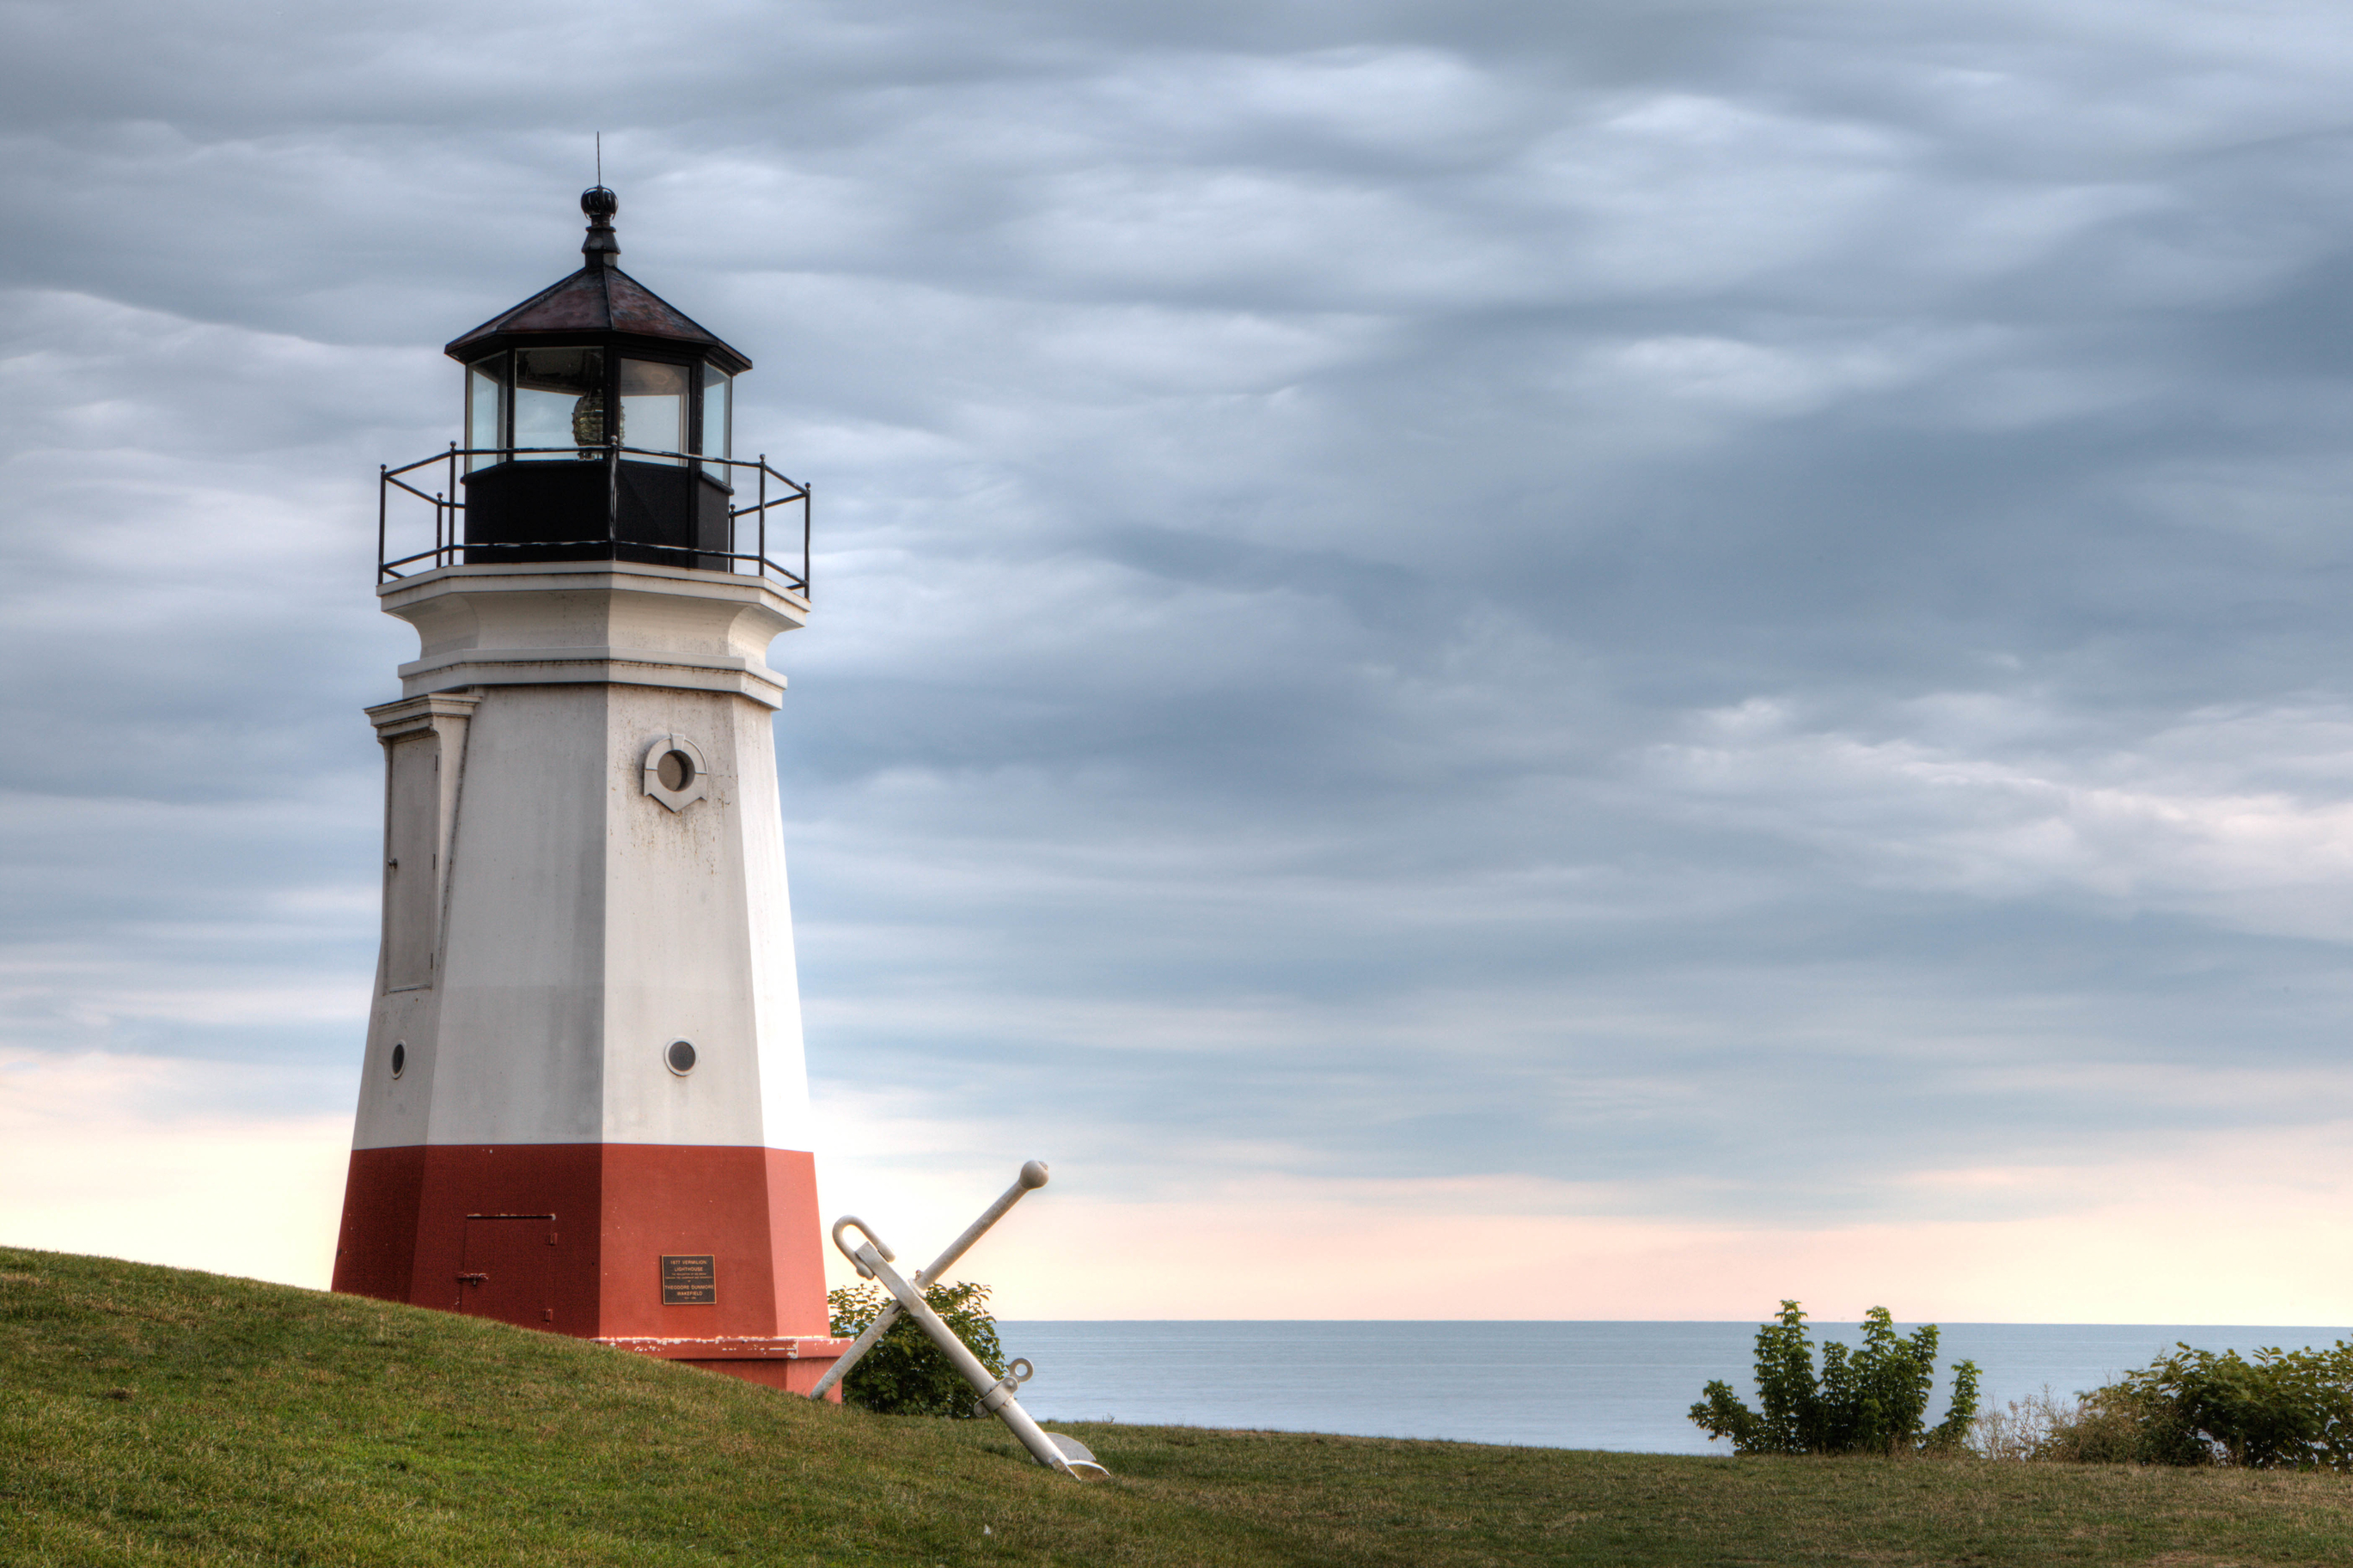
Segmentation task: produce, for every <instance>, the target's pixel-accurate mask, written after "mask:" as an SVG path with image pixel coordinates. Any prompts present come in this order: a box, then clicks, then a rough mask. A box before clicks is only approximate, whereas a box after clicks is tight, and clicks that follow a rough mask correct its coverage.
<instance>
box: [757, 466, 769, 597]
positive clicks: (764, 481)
mask: <svg viewBox="0 0 2353 1568" xmlns="http://www.w3.org/2000/svg"><path fill="white" fill-rule="evenodd" d="M758 516H759V519H760V581H761V582H763V583H765V582H766V581H767V580H768V454H767V453H765V452H763V453H761V454H760V510H759V513H758Z"/></svg>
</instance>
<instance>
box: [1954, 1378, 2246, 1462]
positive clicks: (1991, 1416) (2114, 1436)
mask: <svg viewBox="0 0 2353 1568" xmlns="http://www.w3.org/2000/svg"><path fill="white" fill-rule="evenodd" d="M2186 1441H2193V1440H2190V1439H2189V1435H2188V1434H2187V1433H2186V1431H2185V1430H2184V1428H2182V1426H2180V1424H2179V1421H2178V1420H2174V1419H2172V1418H2170V1417H2169V1416H2168V1413H2167V1412H2165V1411H2163V1410H2158V1409H2153V1408H2151V1407H2150V1405H2149V1404H2148V1402H2147V1400H2146V1399H2145V1398H2143V1397H2141V1396H2139V1395H2137V1394H2134V1393H2133V1392H2132V1391H2131V1390H2129V1389H2126V1388H2124V1387H2121V1386H2110V1387H2107V1388H2097V1389H2094V1390H2093V1391H2092V1392H2091V1393H2089V1394H2076V1395H2075V1396H2074V1397H2073V1399H2071V1400H2065V1401H2062V1400H2061V1399H2059V1398H2058V1397H2057V1396H2056V1395H2055V1394H2052V1392H2051V1390H2050V1389H2049V1388H2048V1387H2045V1388H2044V1389H2043V1390H2042V1393H2041V1394H2029V1395H2028V1396H2027V1397H2026V1398H2024V1399H2022V1400H2019V1399H2013V1400H2010V1402H2009V1404H2008V1405H2007V1406H2006V1407H2005V1408H2004V1409H2001V1410H1989V1411H1986V1412H1985V1413H1984V1414H1982V1415H1979V1416H1978V1418H1977V1420H1976V1421H1975V1422H1973V1423H1971V1426H1970V1437H1969V1446H1970V1447H1972V1448H1974V1449H1976V1450H1977V1452H1978V1453H1979V1454H1981V1455H1983V1456H1984V1457H1985V1458H1989V1459H2063V1460H2075V1461H2081V1462H2084V1463H2086V1464H2103V1465H2157V1464H2199V1463H2202V1462H2204V1461H2203V1458H2202V1456H2203V1454H2204V1452H2205V1450H2204V1447H2203V1446H2202V1445H2194V1442H2193V1446H2191V1447H2185V1442H2186Z"/></svg>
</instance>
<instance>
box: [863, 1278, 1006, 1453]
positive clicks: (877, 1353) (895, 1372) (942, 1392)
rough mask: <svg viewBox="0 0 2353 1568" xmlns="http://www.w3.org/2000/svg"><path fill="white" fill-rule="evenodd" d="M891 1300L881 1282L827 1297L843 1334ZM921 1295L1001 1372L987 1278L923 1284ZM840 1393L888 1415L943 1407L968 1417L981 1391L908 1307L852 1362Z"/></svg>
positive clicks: (936, 1410) (994, 1370)
mask: <svg viewBox="0 0 2353 1568" xmlns="http://www.w3.org/2000/svg"><path fill="white" fill-rule="evenodd" d="M825 1300H826V1305H827V1307H828V1309H830V1313H831V1317H832V1320H833V1324H832V1326H833V1331H834V1332H835V1333H836V1334H837V1335H839V1336H841V1337H842V1338H845V1339H847V1338H851V1337H854V1336H856V1335H859V1334H862V1333H864V1332H865V1331H866V1330H867V1326H868V1325H869V1324H871V1323H872V1322H873V1321H874V1320H875V1319H876V1318H877V1317H880V1316H881V1312H882V1309H883V1307H884V1306H885V1305H886V1304H887V1303H888V1302H889V1301H890V1300H891V1298H890V1296H889V1295H888V1294H886V1293H885V1292H884V1291H883V1289H882V1288H881V1286H880V1285H855V1286H852V1287H850V1288H849V1289H847V1290H834V1291H829V1292H828V1294H827V1296H826V1299H825ZM923 1300H925V1301H927V1302H929V1303H930V1304H931V1309H932V1310H933V1311H934V1312H937V1313H938V1314H939V1315H940V1320H941V1321H943V1322H944V1323H946V1324H947V1326H948V1327H949V1328H951V1329H954V1330H955V1333H956V1338H958V1339H960V1340H962V1341H963V1342H965V1349H966V1350H969V1351H970V1352H972V1353H973V1354H974V1355H976V1356H977V1357H978V1358H979V1359H980V1364H981V1365H983V1366H985V1367H987V1369H988V1370H989V1371H990V1372H992V1373H996V1374H997V1376H998V1377H1003V1376H1004V1375H1005V1352H1004V1349H1003V1348H1002V1347H1001V1346H999V1345H998V1344H997V1320H996V1319H995V1318H993V1317H991V1316H989V1313H988V1287H987V1286H986V1285H972V1284H953V1285H926V1286H924V1287H923ZM841 1397H842V1400H843V1402H844V1403H845V1404H849V1405H859V1406H860V1407H862V1408H864V1409H867V1410H873V1411H879V1412H881V1414H883V1415H945V1416H949V1417H952V1418H955V1419H958V1420H963V1419H968V1418H970V1417H971V1416H973V1415H977V1414H979V1412H978V1411H976V1409H975V1408H974V1402H975V1401H976V1399H977V1398H978V1397H979V1394H978V1391H976V1389H975V1388H974V1387H973V1386H972V1384H969V1383H966V1382H965V1380H964V1374H963V1373H959V1372H958V1371H956V1369H955V1368H954V1367H952V1366H950V1365H949V1364H948V1358H947V1357H945V1356H944V1355H942V1354H941V1353H940V1350H939V1347H938V1346H937V1345H935V1344H934V1343H932V1342H931V1341H930V1340H929V1339H928V1338H926V1337H925V1336H924V1333H923V1330H921V1329H919V1328H917V1327H916V1326H915V1321H914V1320H913V1318H910V1317H908V1316H906V1315H905V1314H904V1313H902V1314H900V1317H899V1321H897V1322H895V1323H892V1325H891V1327H890V1328H889V1329H888V1330H886V1331H884V1332H883V1335H882V1337H881V1339H880V1340H878V1341H877V1342H875V1344H874V1348H873V1349H871V1350H870V1351H868V1352H866V1355H865V1357H864V1359H863V1360H861V1361H860V1362H859V1363H858V1364H857V1365H856V1366H854V1367H852V1368H850V1369H849V1376H848V1377H846V1378H844V1379H842V1381H841Z"/></svg>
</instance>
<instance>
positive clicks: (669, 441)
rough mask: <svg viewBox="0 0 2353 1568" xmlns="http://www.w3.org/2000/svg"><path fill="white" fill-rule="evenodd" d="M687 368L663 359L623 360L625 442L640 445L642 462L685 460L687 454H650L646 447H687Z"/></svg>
mask: <svg viewBox="0 0 2353 1568" xmlns="http://www.w3.org/2000/svg"><path fill="white" fill-rule="evenodd" d="M686 371H687V367H686V366H684V365H682V364H664V363H662V362H661V361H659V360H650V359H625V360H623V361H622V362H621V444H622V445H623V446H625V447H638V448H640V449H641V450H640V453H639V455H638V458H637V460H638V462H641V463H642V462H648V461H652V462H662V463H680V462H684V461H685V459H684V458H650V459H649V458H646V457H645V456H644V455H643V453H644V452H645V451H654V452H683V451H685V450H686Z"/></svg>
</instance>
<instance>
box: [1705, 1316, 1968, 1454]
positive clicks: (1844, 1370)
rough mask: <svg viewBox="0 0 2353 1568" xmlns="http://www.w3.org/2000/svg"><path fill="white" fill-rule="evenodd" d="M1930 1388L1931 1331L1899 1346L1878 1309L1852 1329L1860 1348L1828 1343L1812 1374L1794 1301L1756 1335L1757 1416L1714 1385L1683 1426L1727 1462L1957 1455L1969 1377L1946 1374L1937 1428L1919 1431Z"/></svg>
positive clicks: (1899, 1338) (1929, 1327)
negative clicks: (1756, 1457) (1949, 1399)
mask: <svg viewBox="0 0 2353 1568" xmlns="http://www.w3.org/2000/svg"><path fill="white" fill-rule="evenodd" d="M1935 1387H1936V1325H1935V1324H1933V1323H1930V1324H1926V1325H1924V1326H1923V1327H1920V1328H1917V1329H1915V1330H1913V1331H1912V1333H1911V1334H1910V1335H1909V1336H1908V1337H1905V1336H1903V1335H1899V1334H1897V1333H1896V1331H1895V1323H1894V1320H1893V1319H1892V1318H1890V1317H1889V1316H1888V1313H1887V1309H1886V1308H1884V1307H1873V1309H1872V1310H1871V1311H1870V1312H1869V1313H1868V1314H1867V1315H1866V1316H1865V1317H1864V1319H1863V1322H1862V1348H1861V1349H1859V1350H1856V1351H1853V1352H1851V1353H1850V1352H1849V1351H1848V1349H1847V1347H1846V1346H1845V1345H1842V1344H1840V1343H1838V1342H1836V1341H1832V1342H1830V1343H1828V1344H1825V1345H1823V1346H1822V1370H1821V1375H1820V1377H1819V1378H1818V1377H1816V1376H1815V1374H1814V1357H1813V1347H1812V1346H1811V1345H1810V1344H1809V1343H1808V1342H1807V1341H1806V1314H1805V1313H1804V1312H1802V1311H1800V1310H1799V1308H1798V1303H1796V1302H1795V1301H1784V1302H1782V1303H1781V1312H1780V1316H1779V1317H1778V1319H1777V1320H1775V1321H1772V1322H1769V1323H1764V1324H1760V1325H1758V1327H1757V1395H1758V1402H1759V1403H1760V1404H1762V1405H1763V1406H1764V1409H1763V1410H1762V1411H1761V1412H1759V1411H1755V1410H1751V1409H1749V1408H1748V1406H1747V1405H1745V1404H1743V1403H1742V1402H1741V1401H1740V1399H1739V1397H1738V1396H1737V1395H1736V1394H1734V1393H1733V1392H1732V1385H1731V1384H1728V1383H1725V1382H1723V1381H1722V1380H1721V1379H1719V1380H1717V1381H1715V1382H1714V1383H1711V1384H1708V1385H1707V1386H1706V1388H1704V1389H1703V1390H1702V1391H1701V1392H1702V1394H1703V1395H1704V1398H1703V1399H1702V1401H1701V1403H1699V1404H1697V1405H1693V1406H1692V1407H1691V1418H1692V1419H1693V1420H1694V1422H1696V1423H1698V1424H1699V1426H1701V1427H1703V1428H1704V1429H1705V1431H1706V1433H1707V1435H1708V1436H1710V1437H1729V1438H1731V1439H1732V1448H1733V1452H1735V1453H1736V1454H1900V1453H1923V1452H1931V1451H1952V1450H1957V1449H1958V1448H1959V1447H1960V1446H1961V1439H1962V1438H1963V1437H1964V1436H1967V1435H1968V1430H1969V1422H1970V1419H1971V1418H1972V1417H1973V1416H1975V1415H1976V1414H1977V1408H1978V1368H1977V1363H1975V1362H1967V1361H1965V1362H1960V1363H1957V1364H1956V1365H1955V1366H1954V1368H1953V1403H1952V1406H1951V1408H1950V1409H1949V1410H1947V1413H1946V1415H1945V1419H1944V1420H1943V1421H1942V1422H1940V1423H1938V1424H1937V1425H1936V1427H1934V1428H1933V1429H1931V1428H1930V1427H1929V1426H1927V1425H1926V1423H1927V1416H1928V1395H1929V1394H1930V1393H1931V1392H1932V1391H1933V1390H1934V1389H1935Z"/></svg>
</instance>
